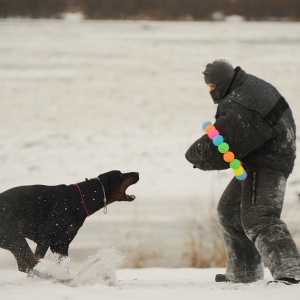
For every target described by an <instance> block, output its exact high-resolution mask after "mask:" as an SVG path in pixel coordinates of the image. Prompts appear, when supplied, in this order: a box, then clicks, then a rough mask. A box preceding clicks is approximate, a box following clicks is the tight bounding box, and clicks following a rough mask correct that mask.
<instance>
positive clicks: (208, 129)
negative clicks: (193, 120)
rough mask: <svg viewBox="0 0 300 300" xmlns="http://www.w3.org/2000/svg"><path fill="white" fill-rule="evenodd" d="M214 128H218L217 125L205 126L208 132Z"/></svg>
mask: <svg viewBox="0 0 300 300" xmlns="http://www.w3.org/2000/svg"><path fill="white" fill-rule="evenodd" d="M213 129H216V127H215V126H214V125H207V126H206V127H205V132H206V133H207V134H208V133H209V132H210V131H211V130H213Z"/></svg>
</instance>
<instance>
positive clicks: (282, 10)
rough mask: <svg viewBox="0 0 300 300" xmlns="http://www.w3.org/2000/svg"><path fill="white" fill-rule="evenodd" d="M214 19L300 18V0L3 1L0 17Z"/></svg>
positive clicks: (294, 19) (0, 5)
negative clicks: (74, 15) (218, 15)
mask: <svg viewBox="0 0 300 300" xmlns="http://www.w3.org/2000/svg"><path fill="white" fill-rule="evenodd" d="M65 12H82V13H83V15H84V17H85V18H86V19H150V20H181V19H187V18H188V19H192V20H210V19H211V18H212V15H213V13H215V12H220V13H221V14H223V15H224V16H228V15H234V14H236V15H241V16H243V17H244V18H245V19H246V20H269V19H273V20H276V19H277V20H281V19H288V20H293V21H299V20H300V0H0V17H2V18H5V17H28V18H61V17H62V16H63V14H64V13H65Z"/></svg>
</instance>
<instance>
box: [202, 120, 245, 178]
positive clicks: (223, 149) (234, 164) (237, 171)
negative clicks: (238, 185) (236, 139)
mask: <svg viewBox="0 0 300 300" xmlns="http://www.w3.org/2000/svg"><path fill="white" fill-rule="evenodd" d="M202 128H203V130H204V131H205V132H206V133H207V135H208V137H209V138H210V139H211V140H212V142H213V144H214V145H215V146H216V147H218V151H219V152H220V153H222V154H223V159H224V160H225V161H226V162H228V163H229V165H230V167H231V168H232V169H233V173H234V175H235V177H236V179H238V180H245V179H246V178H247V173H246V170H245V169H244V168H243V166H242V163H241V161H240V160H238V159H236V158H235V155H234V153H233V152H232V151H229V145H228V144H227V143H226V142H224V138H223V136H222V135H220V132H219V131H218V130H217V129H216V127H215V126H214V125H212V124H211V122H209V121H208V122H204V123H203V125H202Z"/></svg>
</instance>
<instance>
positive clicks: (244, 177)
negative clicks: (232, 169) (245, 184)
mask: <svg viewBox="0 0 300 300" xmlns="http://www.w3.org/2000/svg"><path fill="white" fill-rule="evenodd" d="M235 177H236V179H237V180H245V179H246V178H247V173H246V171H244V173H243V174H242V175H240V176H235Z"/></svg>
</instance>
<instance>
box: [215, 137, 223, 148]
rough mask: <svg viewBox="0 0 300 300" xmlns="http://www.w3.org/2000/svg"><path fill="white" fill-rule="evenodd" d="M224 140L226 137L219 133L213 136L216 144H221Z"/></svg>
mask: <svg viewBox="0 0 300 300" xmlns="http://www.w3.org/2000/svg"><path fill="white" fill-rule="evenodd" d="M223 142H224V138H223V137H222V136H221V135H217V136H215V137H214V138H213V144H214V145H215V146H217V147H218V146H219V145H220V144H222V143H223Z"/></svg>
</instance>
